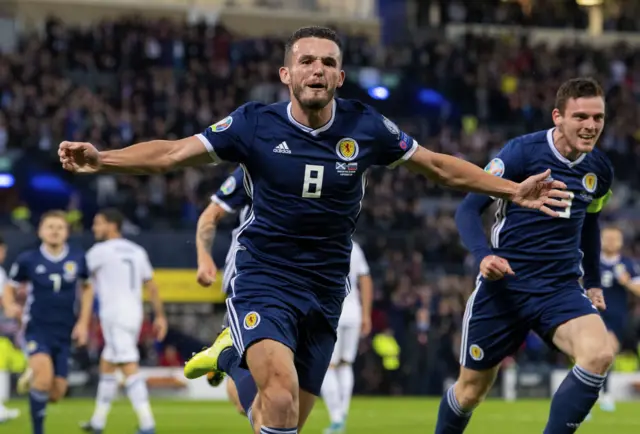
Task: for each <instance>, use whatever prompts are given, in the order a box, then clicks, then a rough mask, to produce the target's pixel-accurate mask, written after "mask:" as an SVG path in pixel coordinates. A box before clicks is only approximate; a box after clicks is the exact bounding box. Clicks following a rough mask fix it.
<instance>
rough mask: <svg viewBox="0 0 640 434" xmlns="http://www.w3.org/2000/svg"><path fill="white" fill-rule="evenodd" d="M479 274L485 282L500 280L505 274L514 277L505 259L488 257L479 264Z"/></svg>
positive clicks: (493, 256) (494, 256)
mask: <svg viewBox="0 0 640 434" xmlns="http://www.w3.org/2000/svg"><path fill="white" fill-rule="evenodd" d="M480 274H482V277H484V278H485V279H487V280H500V279H502V278H503V277H504V276H505V275H506V274H510V275H514V274H515V273H514V272H513V270H512V269H511V266H510V265H509V262H507V260H506V259H504V258H501V257H500V256H496V255H489V256H485V257H484V259H483V260H482V262H480Z"/></svg>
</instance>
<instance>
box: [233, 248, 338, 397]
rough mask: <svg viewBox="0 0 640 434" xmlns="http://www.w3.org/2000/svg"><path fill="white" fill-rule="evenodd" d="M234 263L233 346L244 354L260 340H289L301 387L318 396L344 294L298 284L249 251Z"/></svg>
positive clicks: (327, 364) (239, 255)
mask: <svg viewBox="0 0 640 434" xmlns="http://www.w3.org/2000/svg"><path fill="white" fill-rule="evenodd" d="M236 265H237V266H238V272H237V275H236V276H235V278H234V279H233V281H232V284H231V289H232V291H231V292H232V294H231V296H230V297H229V298H227V311H228V313H229V325H230V329H231V335H232V337H233V344H234V347H235V349H236V350H237V352H238V353H239V354H240V355H242V356H243V359H244V356H245V354H246V351H247V349H248V348H249V347H250V346H251V345H252V344H254V343H256V342H259V341H261V340H264V339H269V340H274V341H277V342H280V343H282V344H284V345H286V346H287V347H289V348H290V349H291V350H292V351H293V353H294V363H295V366H296V370H297V372H298V382H299V384H300V388H301V389H303V390H306V391H307V392H309V393H312V394H314V395H316V396H319V395H320V388H321V386H322V382H323V380H324V376H325V374H326V372H327V369H328V367H329V362H330V361H331V355H332V354H333V348H334V346H335V342H336V330H337V327H338V320H339V319H340V313H341V311H342V302H343V300H344V296H343V295H333V294H326V293H325V294H322V292H321V291H319V292H318V293H316V292H314V291H312V290H308V289H304V288H300V287H299V286H296V285H294V284H292V283H291V281H292V279H287V274H286V273H283V272H282V271H281V270H277V269H274V268H273V267H270V266H265V265H264V264H262V263H259V262H258V261H256V260H255V259H253V257H252V256H251V254H250V253H248V252H247V251H243V250H241V251H239V252H238V253H237V259H236ZM245 362H246V361H245V360H243V363H245ZM245 366H246V363H245Z"/></svg>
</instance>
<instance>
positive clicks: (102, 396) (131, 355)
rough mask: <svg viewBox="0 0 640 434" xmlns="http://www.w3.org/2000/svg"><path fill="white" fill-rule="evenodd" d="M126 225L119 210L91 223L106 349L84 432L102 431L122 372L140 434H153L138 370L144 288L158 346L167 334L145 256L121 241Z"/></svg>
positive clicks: (91, 255)
mask: <svg viewBox="0 0 640 434" xmlns="http://www.w3.org/2000/svg"><path fill="white" fill-rule="evenodd" d="M123 221H124V218H123V216H122V214H121V213H120V211H118V210H116V209H105V210H102V211H100V212H98V214H96V216H95V217H94V220H93V234H94V236H95V239H96V241H98V242H97V243H96V244H95V245H94V246H93V247H91V249H89V251H88V252H87V267H88V269H89V273H90V275H91V278H92V281H93V282H94V285H95V288H96V294H97V296H98V300H99V302H100V324H101V326H102V334H103V336H104V349H103V350H102V355H101V357H100V383H99V385H98V394H97V396H96V407H95V410H94V413H93V416H92V417H91V420H90V421H89V422H87V423H84V424H82V428H83V429H84V430H85V431H89V432H93V433H94V434H100V433H102V431H103V430H104V428H105V425H106V423H107V416H108V414H109V411H110V409H111V402H112V401H113V399H114V398H115V397H116V395H117V393H118V380H117V377H116V371H117V370H120V371H121V372H122V374H123V375H124V377H125V378H126V380H125V386H126V390H127V396H128V397H129V400H130V401H131V405H132V406H133V408H134V410H135V412H136V414H137V415H138V423H139V430H138V434H154V433H155V421H154V418H153V414H152V412H151V406H150V404H149V392H148V390H147V384H146V381H145V379H144V377H143V376H142V375H141V374H140V373H139V367H138V362H139V360H140V354H139V352H138V338H139V335H140V329H141V327H142V322H143V320H144V310H143V298H142V297H143V292H142V291H143V288H144V289H145V290H147V291H148V293H149V297H150V299H151V303H152V305H153V310H154V314H155V321H154V324H153V325H154V330H155V332H156V338H157V339H158V340H159V341H162V340H163V339H164V337H165V335H166V333H167V320H166V318H165V315H164V310H163V307H162V301H161V300H160V296H159V294H158V287H157V286H156V284H155V282H154V281H153V267H152V266H151V263H150V262H149V257H148V256H147V252H146V251H145V250H144V249H143V248H142V247H140V246H139V245H137V244H136V243H134V242H132V241H129V240H127V239H124V238H122V234H121V230H122V223H123Z"/></svg>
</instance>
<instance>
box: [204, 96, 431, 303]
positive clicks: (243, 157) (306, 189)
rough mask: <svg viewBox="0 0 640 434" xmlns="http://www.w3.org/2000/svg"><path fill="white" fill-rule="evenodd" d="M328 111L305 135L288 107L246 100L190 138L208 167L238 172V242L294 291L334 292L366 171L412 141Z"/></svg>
mask: <svg viewBox="0 0 640 434" xmlns="http://www.w3.org/2000/svg"><path fill="white" fill-rule="evenodd" d="M332 108H333V111H332V116H331V120H330V121H329V122H328V123H327V124H326V125H325V126H323V127H321V128H318V129H315V130H314V129H311V128H309V127H306V126H304V125H302V124H300V123H299V122H297V121H296V120H295V119H294V118H293V116H292V115H291V107H290V103H286V102H285V103H277V104H271V105H264V104H259V103H248V104H245V105H243V106H242V107H240V108H239V109H238V110H236V111H235V112H233V113H232V114H231V115H230V116H228V117H227V118H225V119H223V120H221V121H220V122H218V123H216V124H214V125H212V126H211V127H209V128H207V129H206V130H205V131H204V132H203V133H202V134H199V135H198V138H199V139H200V140H201V141H202V142H203V143H204V145H205V146H206V147H207V149H208V150H209V153H210V155H211V157H212V159H213V160H214V161H220V160H226V161H232V162H238V163H240V164H241V165H242V167H243V169H244V172H245V178H244V186H245V189H246V191H247V194H248V196H249V198H250V199H251V201H252V203H253V207H252V210H251V213H250V215H249V217H248V219H247V221H246V223H245V224H244V225H243V226H242V228H241V232H240V235H239V238H238V241H239V243H240V244H241V245H242V246H243V247H245V248H246V249H247V250H248V251H249V253H251V255H252V256H253V257H254V258H256V259H257V260H260V261H263V262H264V263H266V264H270V265H273V266H275V267H279V268H280V269H282V270H283V272H290V276H291V278H292V280H294V281H295V282H296V283H297V284H299V285H301V286H302V287H305V286H310V287H311V288H312V289H313V288H318V287H321V288H323V290H326V291H330V292H335V293H344V291H345V285H346V284H347V283H346V280H347V274H348V272H349V261H350V255H351V236H352V234H353V232H354V231H355V227H356V221H357V219H358V215H359V213H360V208H361V202H362V198H363V195H364V191H365V185H366V181H365V176H366V171H367V169H368V168H369V167H371V166H374V165H382V166H391V167H393V166H395V165H397V164H400V163H402V162H404V161H406V160H407V159H409V158H410V157H411V155H413V153H414V152H415V151H416V150H417V148H418V144H417V143H416V142H415V140H413V139H412V138H411V137H409V136H407V135H406V134H405V133H403V132H402V131H400V130H399V129H398V127H397V126H396V125H395V124H394V123H392V122H391V121H389V120H388V119H386V118H385V117H384V116H382V115H380V114H379V113H378V112H376V111H375V110H374V109H373V108H371V107H369V106H367V105H365V104H362V103H360V102H357V101H352V100H343V99H337V100H335V101H334V102H333V107H332Z"/></svg>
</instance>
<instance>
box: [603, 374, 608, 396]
mask: <svg viewBox="0 0 640 434" xmlns="http://www.w3.org/2000/svg"><path fill="white" fill-rule="evenodd" d="M602 391H603V392H604V393H607V392H609V374H607V375H605V377H604V383H602Z"/></svg>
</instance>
